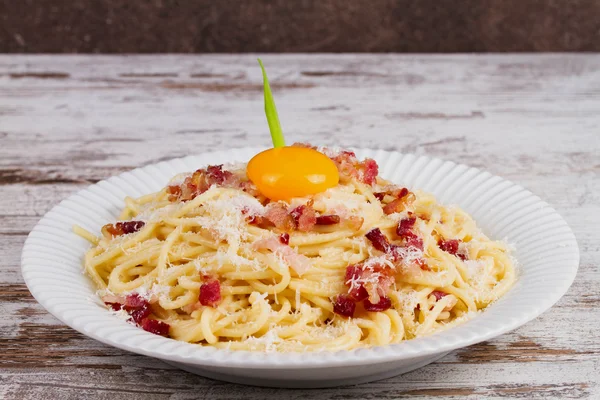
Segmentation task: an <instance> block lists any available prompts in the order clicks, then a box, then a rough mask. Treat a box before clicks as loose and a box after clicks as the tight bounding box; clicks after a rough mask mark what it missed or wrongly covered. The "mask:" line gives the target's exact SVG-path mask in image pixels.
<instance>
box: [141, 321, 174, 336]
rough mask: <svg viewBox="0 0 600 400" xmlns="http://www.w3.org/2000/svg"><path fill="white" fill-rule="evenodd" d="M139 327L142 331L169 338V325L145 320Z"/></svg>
mask: <svg viewBox="0 0 600 400" xmlns="http://www.w3.org/2000/svg"><path fill="white" fill-rule="evenodd" d="M141 327H142V329H143V330H145V331H147V332H150V333H154V334H155V335H160V336H169V329H170V328H171V325H169V324H167V323H166V322H162V321H159V320H156V319H149V318H146V319H144V320H143V321H142V323H141Z"/></svg>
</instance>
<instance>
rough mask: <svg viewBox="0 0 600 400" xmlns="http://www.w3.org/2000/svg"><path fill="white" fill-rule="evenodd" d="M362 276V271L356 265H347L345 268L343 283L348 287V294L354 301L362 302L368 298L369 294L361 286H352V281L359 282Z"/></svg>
mask: <svg viewBox="0 0 600 400" xmlns="http://www.w3.org/2000/svg"><path fill="white" fill-rule="evenodd" d="M362 275H363V270H362V268H361V267H360V266H358V265H349V266H348V267H346V275H345V277H344V283H345V284H346V286H349V287H350V288H349V289H348V294H349V295H350V297H351V298H352V299H354V300H355V301H362V300H364V299H366V298H367V297H369V292H367V289H365V287H364V286H363V285H362V284H352V282H353V281H356V280H359V279H360V278H361V276H362Z"/></svg>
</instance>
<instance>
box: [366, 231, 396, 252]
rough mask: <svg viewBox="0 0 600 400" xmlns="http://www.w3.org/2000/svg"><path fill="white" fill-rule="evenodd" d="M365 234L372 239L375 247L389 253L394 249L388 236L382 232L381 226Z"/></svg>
mask: <svg viewBox="0 0 600 400" xmlns="http://www.w3.org/2000/svg"><path fill="white" fill-rule="evenodd" d="M365 236H366V237H367V239H369V240H370V241H371V244H373V247H375V248H376V249H377V250H379V251H382V252H384V253H388V252H389V251H390V250H391V249H392V247H391V245H390V242H389V241H388V238H387V237H386V236H385V235H384V234H383V232H381V229H379V228H373V229H371V230H370V231H369V232H367V234H366V235H365Z"/></svg>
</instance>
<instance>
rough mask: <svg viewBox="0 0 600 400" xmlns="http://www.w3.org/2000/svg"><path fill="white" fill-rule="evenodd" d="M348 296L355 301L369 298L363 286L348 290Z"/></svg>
mask: <svg viewBox="0 0 600 400" xmlns="http://www.w3.org/2000/svg"><path fill="white" fill-rule="evenodd" d="M348 295H349V296H350V297H352V298H353V299H354V300H355V301H363V300H364V299H366V298H368V297H369V292H368V291H367V289H365V287H364V286H363V285H358V286H355V287H353V288H350V289H349V290H348Z"/></svg>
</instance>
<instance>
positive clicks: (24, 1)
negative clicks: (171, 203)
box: [0, 0, 600, 53]
mask: <svg viewBox="0 0 600 400" xmlns="http://www.w3.org/2000/svg"><path fill="white" fill-rule="evenodd" d="M599 50H600V1H599V0H489V1H486V0H396V1H393V0H346V1H344V0H298V1H295V0H272V1H268V0H256V1H234V0H221V1H219V0H197V1H193V0H188V1H186V0H179V1H176V0H152V1H141V0H137V1H136V0H106V1H93V0H55V1H49V0H39V1H35V0H0V52H14V53H41V52H53V53H54V52H58V53H71V52H77V53H140V52H141V53H148V52H182V53H188V52H200V53H202V52H490V51H494V52H495V51H500V52H502V51H599Z"/></svg>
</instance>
